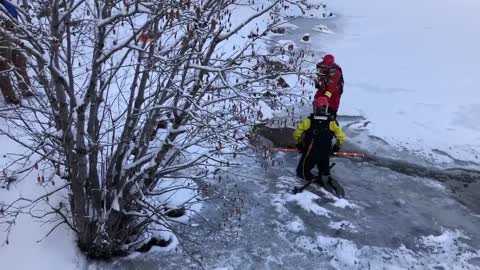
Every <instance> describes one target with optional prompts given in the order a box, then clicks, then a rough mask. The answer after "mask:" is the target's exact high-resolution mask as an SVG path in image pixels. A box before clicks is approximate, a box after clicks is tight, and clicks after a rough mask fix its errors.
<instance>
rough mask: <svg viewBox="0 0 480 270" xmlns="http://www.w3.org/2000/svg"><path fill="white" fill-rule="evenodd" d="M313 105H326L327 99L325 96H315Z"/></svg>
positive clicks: (316, 106) (317, 106) (318, 106)
mask: <svg viewBox="0 0 480 270" xmlns="http://www.w3.org/2000/svg"><path fill="white" fill-rule="evenodd" d="M313 106H315V108H320V107H328V99H327V98H326V97H317V98H316V99H315V100H314V101H313Z"/></svg>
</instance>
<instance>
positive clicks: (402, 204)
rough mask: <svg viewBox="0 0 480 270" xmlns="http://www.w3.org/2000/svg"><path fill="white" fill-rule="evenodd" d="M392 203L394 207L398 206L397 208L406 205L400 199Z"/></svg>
mask: <svg viewBox="0 0 480 270" xmlns="http://www.w3.org/2000/svg"><path fill="white" fill-rule="evenodd" d="M394 203H395V205H396V206H398V207H403V206H405V205H406V204H407V203H406V202H405V201H404V200H402V199H396V200H395V202H394Z"/></svg>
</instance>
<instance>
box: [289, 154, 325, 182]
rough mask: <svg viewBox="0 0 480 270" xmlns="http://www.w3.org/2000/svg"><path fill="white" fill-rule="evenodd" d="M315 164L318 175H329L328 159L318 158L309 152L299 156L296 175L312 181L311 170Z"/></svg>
mask: <svg viewBox="0 0 480 270" xmlns="http://www.w3.org/2000/svg"><path fill="white" fill-rule="evenodd" d="M315 165H317V169H318V175H319V176H320V175H329V174H330V159H329V158H327V159H318V158H316V157H315V155H312V153H310V154H309V155H307V153H303V154H302V157H301V158H300V162H299V163H298V166H297V176H298V177H300V178H302V179H305V180H307V181H312V179H313V178H314V177H315V175H313V174H312V172H311V170H312V169H313V167H315Z"/></svg>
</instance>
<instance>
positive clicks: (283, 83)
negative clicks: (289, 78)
mask: <svg viewBox="0 0 480 270" xmlns="http://www.w3.org/2000/svg"><path fill="white" fill-rule="evenodd" d="M277 84H278V86H280V87H282V88H289V87H290V85H288V83H287V82H286V81H285V80H284V79H283V78H282V77H278V79H277Z"/></svg>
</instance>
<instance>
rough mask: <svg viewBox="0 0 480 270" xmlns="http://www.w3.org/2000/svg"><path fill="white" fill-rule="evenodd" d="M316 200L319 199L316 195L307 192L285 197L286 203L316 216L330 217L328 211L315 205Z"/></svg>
mask: <svg viewBox="0 0 480 270" xmlns="http://www.w3.org/2000/svg"><path fill="white" fill-rule="evenodd" d="M318 198H319V197H318V195H316V194H313V193H311V192H309V191H303V192H302V193H298V194H295V195H293V194H286V195H285V201H286V202H294V203H296V204H297V205H298V206H300V207H302V208H303V209H305V210H306V211H309V212H312V213H314V214H315V215H317V216H325V217H330V214H331V212H330V211H329V210H327V209H325V208H323V207H321V206H319V205H318V204H317V203H315V200H317V199H318Z"/></svg>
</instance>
